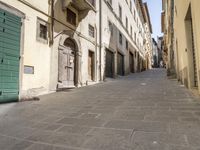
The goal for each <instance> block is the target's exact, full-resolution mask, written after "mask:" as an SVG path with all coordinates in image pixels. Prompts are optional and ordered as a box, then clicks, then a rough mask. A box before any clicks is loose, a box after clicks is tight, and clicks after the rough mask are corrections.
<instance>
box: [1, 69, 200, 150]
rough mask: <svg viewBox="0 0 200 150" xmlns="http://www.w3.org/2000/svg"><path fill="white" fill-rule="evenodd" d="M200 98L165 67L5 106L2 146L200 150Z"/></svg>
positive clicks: (21, 149) (13, 149)
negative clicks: (167, 71)
mask: <svg viewBox="0 0 200 150" xmlns="http://www.w3.org/2000/svg"><path fill="white" fill-rule="evenodd" d="M199 141H200V100H199V98H197V97H194V96H193V95H192V94H191V93H190V92H189V91H188V90H187V89H186V88H185V87H184V86H182V85H180V84H179V83H178V82H177V81H176V80H169V79H167V77H166V71H165V70H164V69H153V70H150V71H146V72H143V73H136V74H131V75H129V76H126V77H122V78H119V79H116V80H109V81H107V82H105V83H101V84H97V85H92V86H87V87H84V88H79V89H74V90H68V91H62V92H58V93H52V94H49V95H45V96H41V100H40V101H32V102H23V103H12V104H3V105H0V150H200V142H199Z"/></svg>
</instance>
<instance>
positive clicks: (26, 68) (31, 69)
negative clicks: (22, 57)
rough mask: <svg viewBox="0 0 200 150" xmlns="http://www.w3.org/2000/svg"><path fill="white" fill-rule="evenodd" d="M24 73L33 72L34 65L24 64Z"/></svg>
mask: <svg viewBox="0 0 200 150" xmlns="http://www.w3.org/2000/svg"><path fill="white" fill-rule="evenodd" d="M24 74H34V66H27V65H25V66H24Z"/></svg>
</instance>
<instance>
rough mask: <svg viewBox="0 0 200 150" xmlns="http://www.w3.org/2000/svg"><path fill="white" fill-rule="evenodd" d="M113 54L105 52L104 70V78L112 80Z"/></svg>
mask: <svg viewBox="0 0 200 150" xmlns="http://www.w3.org/2000/svg"><path fill="white" fill-rule="evenodd" d="M113 68H114V54H113V52H111V51H109V50H106V68H105V75H106V77H109V78H113V74H114V71H113V70H114V69H113Z"/></svg>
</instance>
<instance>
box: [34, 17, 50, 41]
mask: <svg viewBox="0 0 200 150" xmlns="http://www.w3.org/2000/svg"><path fill="white" fill-rule="evenodd" d="M41 25H42V26H46V39H45V38H43V37H41V36H40V32H41V30H40V29H41ZM36 30H37V31H36V40H37V41H38V42H41V43H43V44H48V39H49V34H48V31H49V24H48V23H47V22H46V21H44V20H43V19H41V18H39V17H37V29H36Z"/></svg>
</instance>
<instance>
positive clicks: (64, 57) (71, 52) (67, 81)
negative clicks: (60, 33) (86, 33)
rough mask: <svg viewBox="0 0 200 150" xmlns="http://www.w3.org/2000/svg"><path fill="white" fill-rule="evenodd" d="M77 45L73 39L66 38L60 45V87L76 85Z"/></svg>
mask: <svg viewBox="0 0 200 150" xmlns="http://www.w3.org/2000/svg"><path fill="white" fill-rule="evenodd" d="M76 51H77V46H76V43H75V41H74V40H73V39H71V38H66V39H65V40H64V41H63V42H62V43H61V45H60V46H59V52H58V53H59V54H58V88H73V87H75V85H76V83H75V77H76V71H75V70H76Z"/></svg>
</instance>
